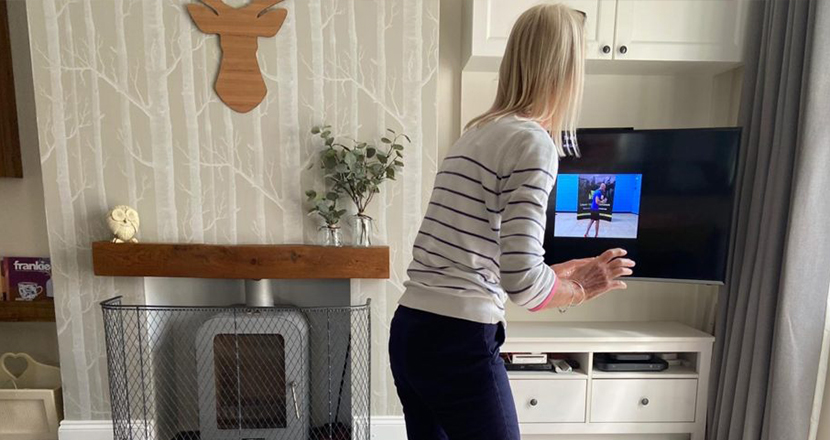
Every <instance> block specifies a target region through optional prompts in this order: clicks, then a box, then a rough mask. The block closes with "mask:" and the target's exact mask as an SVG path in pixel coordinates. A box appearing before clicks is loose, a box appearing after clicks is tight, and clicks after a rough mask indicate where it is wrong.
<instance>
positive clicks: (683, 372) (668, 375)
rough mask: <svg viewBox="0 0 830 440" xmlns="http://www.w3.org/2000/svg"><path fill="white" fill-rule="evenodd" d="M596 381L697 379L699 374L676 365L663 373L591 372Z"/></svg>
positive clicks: (692, 369)
mask: <svg viewBox="0 0 830 440" xmlns="http://www.w3.org/2000/svg"><path fill="white" fill-rule="evenodd" d="M591 374H592V377H593V378H594V379H697V377H698V373H697V371H695V369H694V368H693V367H690V366H685V365H674V366H670V367H669V368H667V369H665V370H663V371H634V372H628V371H600V370H597V369H596V368H594V369H593V371H592V372H591Z"/></svg>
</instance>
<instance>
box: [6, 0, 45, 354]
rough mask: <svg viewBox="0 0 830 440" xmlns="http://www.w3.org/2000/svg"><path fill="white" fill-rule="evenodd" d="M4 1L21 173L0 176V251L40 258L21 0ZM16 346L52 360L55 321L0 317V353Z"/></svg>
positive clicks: (37, 179) (38, 182)
mask: <svg viewBox="0 0 830 440" xmlns="http://www.w3.org/2000/svg"><path fill="white" fill-rule="evenodd" d="M5 4H6V5H7V7H8V11H9V33H10V36H11V46H12V64H13V66H12V68H13V70H14V86H15V87H14V88H15V94H16V102H17V114H18V115H17V116H18V117H17V120H18V125H19V130H20V149H21V154H22V156H23V178H22V179H0V256H24V257H43V256H48V255H49V241H48V237H47V235H46V212H45V211H44V207H43V181H42V179H41V172H40V153H39V152H38V138H37V121H36V118H35V100H34V91H33V87H32V65H31V59H30V55H29V33H28V29H27V26H26V4H25V3H24V2H20V1H11V2H5ZM0 7H3V5H2V4H0ZM21 351H25V352H27V353H29V354H31V355H32V356H34V357H35V359H38V360H40V361H42V362H47V363H49V364H53V365H57V364H58V344H57V334H56V328H55V324H54V323H25V324H24V323H10V322H0V353H5V352H21Z"/></svg>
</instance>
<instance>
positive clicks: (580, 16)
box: [465, 4, 585, 156]
mask: <svg viewBox="0 0 830 440" xmlns="http://www.w3.org/2000/svg"><path fill="white" fill-rule="evenodd" d="M584 75H585V14H584V13H581V12H579V11H576V10H574V9H571V8H569V7H567V6H564V5H561V4H542V5H537V6H534V7H532V8H530V9H528V10H527V11H525V12H524V13H523V14H522V15H521V16H520V17H519V19H518V20H516V23H515V24H514V25H513V30H512V31H511V32H510V38H509V39H508V41H507V47H506V48H505V51H504V58H503V59H502V61H501V67H500V68H499V86H498V92H497V94H496V100H495V101H494V102H493V106H492V107H490V110H487V111H486V112H485V113H484V114H482V115H480V116H478V117H476V118H475V119H473V120H472V121H470V122H469V123H468V124H467V126H466V127H465V129H469V128H475V127H481V126H483V125H486V124H488V123H490V122H493V121H496V120H499V119H501V118H502V117H504V116H508V115H514V114H515V115H517V116H520V117H524V118H528V119H532V120H535V121H537V122H539V123H540V124H541V125H542V126H543V127H544V128H546V129H547V130H548V131H549V132H550V133H551V135H552V137H553V142H554V144H555V145H556V150H557V152H558V154H559V155H560V156H565V154H566V153H565V147H564V145H563V140H562V135H563V134H564V135H565V137H566V138H569V139H570V143H571V144H572V146H573V154H574V155H577V156H578V155H579V149H578V147H577V145H576V133H575V132H576V124H577V119H578V118H579V110H580V107H581V106H582V84H583V78H584Z"/></svg>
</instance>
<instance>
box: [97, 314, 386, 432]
mask: <svg viewBox="0 0 830 440" xmlns="http://www.w3.org/2000/svg"><path fill="white" fill-rule="evenodd" d="M101 306H102V308H103V315H104V328H105V334H106V345H107V361H108V367H109V382H110V394H111V399H112V418H113V424H114V431H115V432H114V434H115V439H116V440H127V439H129V440H196V439H199V440H259V439H267V440H341V439H344V440H345V439H355V440H369V408H370V406H369V398H370V389H369V384H370V377H371V376H370V371H369V359H370V340H371V339H370V336H371V335H370V330H369V324H370V323H369V319H370V318H369V305H368V304H366V305H365V306H356V307H319V308H296V307H273V308H270V307H269V308H261V307H172V306H145V305H125V304H122V303H121V299H120V298H113V299H111V300H107V301H104V302H103V303H102V304H101Z"/></svg>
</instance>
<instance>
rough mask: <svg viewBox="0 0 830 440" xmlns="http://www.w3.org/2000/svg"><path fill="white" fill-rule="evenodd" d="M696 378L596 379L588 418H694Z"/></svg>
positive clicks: (597, 419) (622, 419) (656, 420)
mask: <svg viewBox="0 0 830 440" xmlns="http://www.w3.org/2000/svg"><path fill="white" fill-rule="evenodd" d="M696 401H697V379H596V380H594V381H593V388H592V391H591V422H594V423H602V422H694V421H695V403H696Z"/></svg>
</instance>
